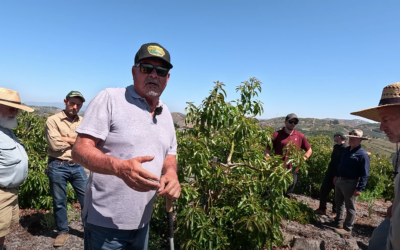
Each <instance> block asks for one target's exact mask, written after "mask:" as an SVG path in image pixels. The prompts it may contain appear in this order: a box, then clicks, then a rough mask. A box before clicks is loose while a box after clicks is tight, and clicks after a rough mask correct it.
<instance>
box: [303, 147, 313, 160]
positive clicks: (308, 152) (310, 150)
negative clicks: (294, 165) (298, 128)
mask: <svg viewBox="0 0 400 250" xmlns="http://www.w3.org/2000/svg"><path fill="white" fill-rule="evenodd" d="M311 154H312V149H311V148H310V149H309V150H308V151H307V152H306V153H305V154H304V157H306V158H307V159H308V158H310V156H311Z"/></svg>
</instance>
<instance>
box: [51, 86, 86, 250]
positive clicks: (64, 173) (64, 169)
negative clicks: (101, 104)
mask: <svg viewBox="0 0 400 250" xmlns="http://www.w3.org/2000/svg"><path fill="white" fill-rule="evenodd" d="M84 102H85V98H84V97H83V95H82V94H81V93H80V92H79V91H71V92H69V93H68V94H67V96H66V97H65V99H64V104H65V109H64V110H63V111H61V112H59V113H57V114H55V115H53V116H50V117H49V118H47V122H46V128H45V135H46V139H47V143H48V144H49V148H48V149H47V153H48V154H49V159H48V165H47V168H46V175H47V177H48V178H49V183H50V194H51V196H52V198H53V214H54V221H55V224H56V226H57V230H58V236H57V237H56V239H55V241H54V246H56V247H58V246H63V245H64V244H65V243H66V242H67V240H68V238H69V234H68V231H69V228H68V216H67V182H70V183H71V185H72V187H73V188H74V190H75V192H76V196H77V198H78V201H79V203H80V204H81V208H83V202H84V197H85V188H86V183H87V175H86V173H85V170H84V168H83V167H82V166H81V165H79V164H77V163H75V162H74V161H73V160H72V157H71V151H72V147H73V146H74V144H75V140H76V137H77V135H78V134H77V133H76V131H75V130H76V128H77V127H78V126H79V125H80V124H81V122H82V117H81V116H79V115H78V112H79V110H80V109H81V108H82V104H83V103H84Z"/></svg>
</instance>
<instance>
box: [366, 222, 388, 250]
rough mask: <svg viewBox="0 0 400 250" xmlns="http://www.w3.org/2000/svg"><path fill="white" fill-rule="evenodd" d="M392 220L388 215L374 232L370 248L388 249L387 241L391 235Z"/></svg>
mask: <svg viewBox="0 0 400 250" xmlns="http://www.w3.org/2000/svg"><path fill="white" fill-rule="evenodd" d="M389 228H390V220H389V219H388V218H387V217H386V218H385V220H384V221H382V223H381V224H380V225H379V226H378V227H377V228H375V230H374V231H373V232H372V236H371V239H370V240H369V245H368V250H386V242H387V238H388V235H389Z"/></svg>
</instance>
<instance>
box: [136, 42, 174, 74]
mask: <svg viewBox="0 0 400 250" xmlns="http://www.w3.org/2000/svg"><path fill="white" fill-rule="evenodd" d="M145 58H159V59H161V60H163V61H164V62H166V63H167V64H168V67H169V68H170V69H172V67H173V66H172V64H171V56H170V55H169V52H168V50H167V49H166V48H164V47H163V46H161V45H160V44H158V43H146V44H143V45H142V47H140V49H139V50H138V52H137V53H136V55H135V64H137V63H138V62H139V61H140V60H142V59H145Z"/></svg>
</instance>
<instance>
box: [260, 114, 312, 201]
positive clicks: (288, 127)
mask: <svg viewBox="0 0 400 250" xmlns="http://www.w3.org/2000/svg"><path fill="white" fill-rule="evenodd" d="M298 123H299V118H298V117H297V115H295V114H288V115H287V116H286V118H285V127H284V128H283V129H281V130H279V131H276V132H275V133H274V134H273V139H272V146H273V150H274V151H275V154H276V155H280V156H283V161H284V162H285V166H286V167H287V168H288V169H292V163H289V164H286V162H287V161H288V157H289V155H288V154H285V155H284V153H283V149H284V148H285V147H286V146H287V144H288V143H289V142H292V143H293V144H294V145H296V146H297V147H298V149H300V148H301V149H304V150H305V151H306V153H305V154H304V156H303V158H304V160H307V159H308V158H310V156H311V154H312V149H311V146H310V144H309V143H308V141H307V139H306V137H305V136H304V135H303V134H302V133H300V132H299V131H297V130H295V127H296V125H297V124H298ZM270 153H271V149H270V148H269V147H267V148H266V149H265V156H266V157H267V159H268V158H269V157H270ZM292 173H293V183H292V185H291V186H290V187H289V188H288V190H287V191H286V193H285V197H288V198H290V197H292V193H293V190H294V188H295V186H296V183H297V176H298V173H299V169H298V168H296V169H295V170H294V171H292Z"/></svg>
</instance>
